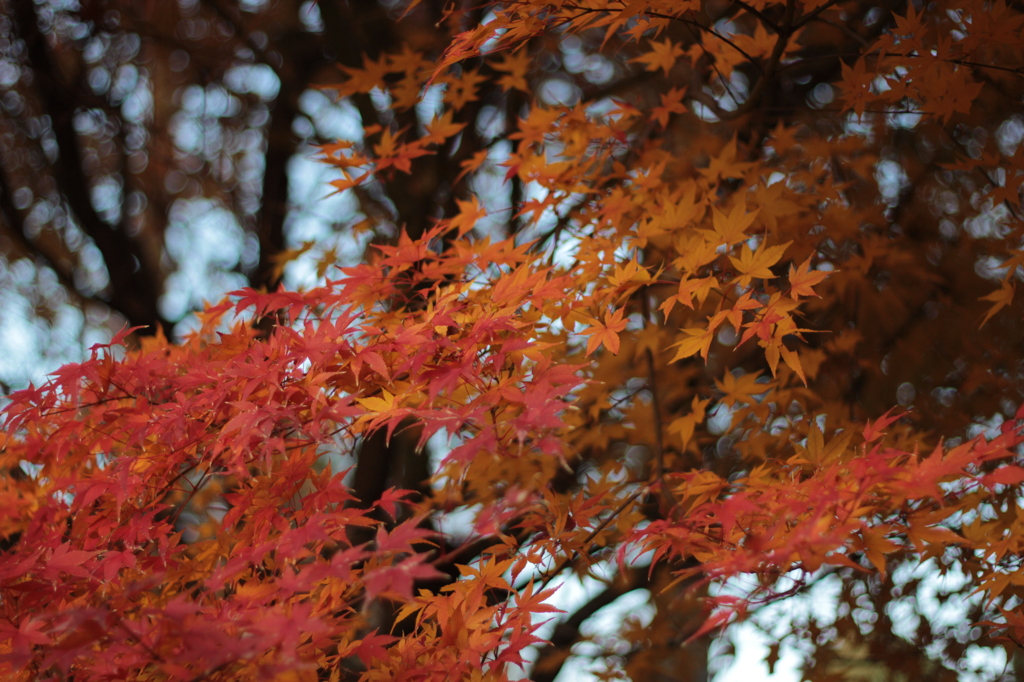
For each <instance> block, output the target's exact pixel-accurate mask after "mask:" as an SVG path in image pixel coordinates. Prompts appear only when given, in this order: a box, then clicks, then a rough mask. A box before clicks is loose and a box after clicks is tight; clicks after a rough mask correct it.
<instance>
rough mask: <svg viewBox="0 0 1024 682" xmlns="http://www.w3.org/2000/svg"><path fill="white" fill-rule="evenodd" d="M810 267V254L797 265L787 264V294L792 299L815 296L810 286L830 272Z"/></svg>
mask: <svg viewBox="0 0 1024 682" xmlns="http://www.w3.org/2000/svg"><path fill="white" fill-rule="evenodd" d="M810 267H811V258H810V256H808V258H807V260H805V261H804V262H803V263H801V264H800V266H799V267H794V266H793V264H792V263H791V264H790V266H789V295H790V297H791V298H792V299H793V300H794V301H799V300H800V297H801V296H817V295H818V294H817V293H815V291H814V289H813V288H812V287H814V285H815V284H818V283H820V282H821V281H823V280H824V279H825V278H826V277H828V276H829V275H831V274H832V272H829V271H825V270H811V269H810Z"/></svg>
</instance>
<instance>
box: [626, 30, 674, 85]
mask: <svg viewBox="0 0 1024 682" xmlns="http://www.w3.org/2000/svg"><path fill="white" fill-rule="evenodd" d="M650 45H651V50H650V52H645V53H644V54H642V55H640V56H639V57H634V58H633V60H632V61H634V62H640V63H641V64H643V65H644V68H646V69H647V70H648V71H657V70H659V69H661V70H662V71H663V72H664V74H665V75H666V76H667V75H668V72H669V71H671V70H672V67H673V66H675V64H676V59H678V58H679V57H682V56H683V55H684V54H685V52H683V49H682V48H681V47H679V46H678V45H676V44H675V43H673V42H672V41H671V40H669V39H668V38H666V39H665V40H664V41H662V42H660V43H659V42H658V41H656V40H652V41H651V43H650Z"/></svg>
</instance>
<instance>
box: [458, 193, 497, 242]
mask: <svg viewBox="0 0 1024 682" xmlns="http://www.w3.org/2000/svg"><path fill="white" fill-rule="evenodd" d="M455 203H456V205H457V206H458V207H459V214H458V215H457V216H455V217H454V218H452V219H451V220H449V221H448V224H449V226H451V227H453V228H455V229H457V230H458V233H459V236H460V237H462V236H464V235H466V234H467V233H468V232H470V231H471V230H472V229H473V228H474V227H476V225H477V223H478V222H480V220H481V219H482V218H485V217H486V216H487V209H485V208H484V207H483V206H481V205H480V201H479V200H478V199H477V197H476V196H474V197H473V198H472V199H471V200H470V201H463V200H462V199H456V200H455Z"/></svg>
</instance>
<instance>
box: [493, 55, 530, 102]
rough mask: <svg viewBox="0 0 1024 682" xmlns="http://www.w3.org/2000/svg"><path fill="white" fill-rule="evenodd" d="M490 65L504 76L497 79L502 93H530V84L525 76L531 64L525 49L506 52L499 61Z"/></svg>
mask: <svg viewBox="0 0 1024 682" xmlns="http://www.w3.org/2000/svg"><path fill="white" fill-rule="evenodd" d="M490 65H491V68H492V69H494V70H495V71H500V72H502V73H503V74H504V75H502V76H501V77H500V78H498V85H500V86H501V89H502V90H503V91H508V90H519V91H521V92H525V93H527V94H529V93H530V83H529V82H528V81H527V80H526V74H527V72H528V71H529V70H530V66H531V62H530V56H529V54H528V53H527V51H526V50H525V49H523V50H518V51H516V52H507V53H505V54H503V55H502V59H501V61H492V62H490Z"/></svg>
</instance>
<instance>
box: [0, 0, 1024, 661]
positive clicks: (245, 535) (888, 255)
mask: <svg viewBox="0 0 1024 682" xmlns="http://www.w3.org/2000/svg"><path fill="white" fill-rule="evenodd" d="M329 4H330V3H328V2H327V1H326V0H324V1H323V2H320V3H319V4H318V5H317V7H319V9H320V11H321V12H325V13H326V12H329V11H332V10H330V8H329ZM352 4H356V3H352ZM375 7H376V6H375ZM382 7H383V6H382ZM387 11H389V12H393V13H394V14H395V15H396V16H395V17H394V20H395V21H399V20H398V17H397V15H399V14H403V13H404V14H405V15H406V18H405V19H404V21H405V22H406V25H408V26H411V28H410V29H409V31H408V38H407V39H406V40H405V41H403V42H402V43H401V44H399V45H395V46H394V49H387V50H382V51H379V52H378V53H376V54H372V55H371V54H368V55H367V56H366V58H365V59H363V60H362V61H361V62H360V63H359V64H356V65H346V66H343V67H342V69H341V75H340V76H339V78H338V81H337V83H335V84H334V88H333V90H332V92H333V96H336V97H338V98H340V100H342V101H345V102H349V103H351V104H352V106H353V107H354V108H355V110H356V111H357V112H358V113H359V116H360V118H361V123H362V125H361V126H360V129H359V130H358V131H356V132H354V133H353V134H352V135H351V136H349V137H347V138H342V139H339V140H337V141H326V142H325V143H324V144H323V145H322V146H321V147H320V156H321V158H322V160H323V161H324V163H326V164H328V165H329V166H331V167H333V168H335V169H337V172H338V173H339V175H338V176H337V177H338V179H337V180H335V181H334V182H333V188H334V189H335V190H337V192H339V193H341V194H343V195H344V196H348V197H350V198H351V200H352V201H354V202H357V203H358V205H359V206H360V208H361V210H362V211H363V215H365V216H367V220H369V221H370V222H372V223H374V229H378V230H380V235H381V236H382V237H386V236H387V231H388V230H389V229H391V228H395V230H394V235H393V236H392V237H391V238H380V239H377V240H375V243H374V244H373V245H372V248H370V249H369V250H368V251H367V253H366V256H365V258H364V259H363V262H361V263H359V264H358V265H345V266H342V267H339V264H338V263H337V258H336V256H337V254H335V253H332V252H330V251H329V250H328V251H326V252H324V253H322V254H320V255H319V257H318V258H319V260H318V262H317V263H316V265H317V273H318V277H319V279H318V281H317V282H316V283H315V284H313V285H310V286H308V287H304V288H302V289H301V290H298V291H289V290H285V289H284V288H279V289H277V290H269V291H268V290H266V289H263V290H256V289H253V288H243V289H239V290H238V291H235V292H233V293H232V294H231V295H230V297H229V298H227V299H225V300H223V301H221V302H220V303H218V304H216V305H213V306H210V307H208V308H206V309H205V310H204V311H203V312H202V313H200V315H199V322H198V323H197V325H196V329H195V331H194V332H193V333H191V334H189V335H188V337H187V338H185V339H184V340H183V341H182V342H181V343H170V342H168V341H167V340H166V339H165V338H164V337H163V336H162V335H161V334H158V335H156V336H155V337H150V338H145V339H142V340H141V341H139V342H138V344H137V345H138V347H137V348H134V349H132V350H131V351H129V352H127V353H126V354H125V353H124V352H122V351H121V350H120V348H119V346H120V344H121V343H122V342H124V341H125V340H126V338H127V334H128V331H127V330H126V331H125V332H123V333H122V334H120V335H118V337H116V338H115V339H114V341H113V342H112V343H111V345H103V346H97V347H94V348H93V350H92V354H91V357H90V358H88V359H87V360H85V361H84V362H82V363H79V364H72V365H67V366H65V367H63V368H62V369H61V370H60V371H58V372H57V373H55V374H54V375H53V376H52V378H51V379H50V381H49V382H47V383H46V384H45V385H42V386H38V387H36V386H32V387H30V388H28V389H25V390H22V391H18V392H16V393H14V394H12V395H11V397H10V402H9V404H8V405H7V407H6V408H5V411H4V415H5V432H4V435H3V436H2V439H3V440H2V450H0V466H2V467H3V470H4V476H3V478H2V479H0V485H2V487H0V505H2V509H3V514H2V515H0V538H2V541H0V550H2V552H3V561H2V562H0V609H2V617H0V669H2V670H3V671H4V674H5V675H6V676H8V677H9V678H10V679H19V680H21V679H23V680H35V679H54V680H63V679H74V680H76V681H77V680H100V679H138V680H249V679H252V680H257V679H259V680H263V679H267V680H304V681H305V680H309V681H312V680H342V679H346V680H348V679H352V680H356V679H359V680H367V681H369V680H428V679H429V680H435V679H436V680H461V679H466V680H484V679H488V680H490V679H494V680H504V679H513V678H517V677H522V676H523V675H526V676H528V677H529V678H530V679H534V680H551V679H553V678H554V677H555V676H556V675H558V674H559V673H560V672H561V671H563V670H564V671H565V673H566V674H568V673H569V672H571V670H572V669H573V668H570V667H566V665H567V663H571V666H574V669H575V670H576V671H577V672H578V671H579V670H580V669H581V666H582V667H587V668H589V669H590V670H591V671H592V672H593V673H594V674H595V675H597V676H598V677H601V678H604V679H636V680H647V679H659V678H671V679H692V680H703V679H707V675H708V669H709V666H710V664H711V661H709V656H708V642H709V640H710V639H711V638H712V637H715V636H716V635H717V633H718V632H719V631H720V630H721V629H722V627H724V626H727V625H729V624H730V623H733V622H737V621H739V620H742V619H749V620H750V621H751V622H753V623H758V622H761V623H762V624H764V619H763V617H762V616H763V613H764V611H765V609H770V608H772V606H773V605H775V604H778V603H780V602H782V601H783V600H786V599H799V598H800V597H801V595H804V594H806V593H808V592H809V591H812V590H814V589H815V588H816V587H817V586H818V585H823V584H830V585H834V586H835V587H836V588H837V589H836V590H835V592H836V593H837V595H838V596H837V597H836V605H835V609H833V613H832V614H831V616H830V617H829V618H825V617H822V616H820V615H813V616H808V617H806V618H802V619H801V618H791V619H789V620H788V621H786V622H785V623H783V625H784V626H785V627H786V628H787V631H786V633H783V634H786V635H789V636H790V637H791V638H793V639H795V640H799V642H800V650H801V651H802V658H803V660H802V661H801V664H802V666H803V673H804V675H805V676H806V677H807V678H809V679H816V680H817V679H829V678H831V679H844V678H849V677H850V676H856V675H860V676H864V675H871V676H873V677H874V678H877V679H908V678H910V679H934V680H946V679H950V680H951V679H957V675H958V674H959V673H960V672H961V671H964V670H966V666H967V665H968V664H969V661H970V659H971V656H969V654H970V653H971V652H972V651H977V650H979V649H982V648H983V649H984V650H985V651H987V652H988V656H989V657H990V658H991V657H996V656H997V653H998V655H1002V656H1004V658H1003V660H1004V661H1006V660H1007V658H1006V657H1007V656H1009V657H1013V656H1016V653H1015V652H1016V647H1017V644H1018V643H1020V642H1022V638H1024V615H1022V612H1021V610H1020V608H1021V601H1022V598H1024V595H1022V588H1021V586H1022V585H1024V573H1022V568H1021V557H1022V555H1024V546H1022V545H1021V542H1022V541H1021V537H1022V536H1024V534H1022V532H1021V530H1022V529H1021V514H1020V507H1021V505H1020V498H1021V493H1022V491H1021V490H1020V488H1021V485H1022V484H1024V466H1022V461H1021V458H1022V456H1024V454H1022V453H1024V450H1022V447H1021V446H1022V444H1024V432H1022V430H1021V423H1022V420H1024V408H1021V407H1020V406H1019V404H1020V402H1021V396H1022V389H1024V356H1022V354H1021V346H1020V338H1021V336H1022V332H1024V329H1022V323H1021V306H1020V304H1019V302H1018V301H1016V300H1015V298H1014V293H1015V287H1016V286H1017V282H1018V281H1019V279H1020V275H1021V273H1022V272H1024V271H1022V270H1019V269H1018V268H1019V267H1020V266H1021V264H1022V250H1021V249H1022V237H1024V220H1022V218H1021V194H1020V186H1021V182H1022V179H1024V153H1022V152H1021V151H1020V150H1021V142H1022V141H1024V118H1022V117H1021V115H1020V114H1019V113H1018V111H1019V102H1020V101H1021V98H1022V96H1024V78H1022V72H1024V39H1022V37H1024V13H1022V11H1021V10H1020V8H1018V7H1016V6H1012V5H1007V4H1005V3H1004V2H1002V0H999V2H996V3H990V4H982V3H968V2H962V1H961V0H952V1H949V2H939V3H935V4H932V5H928V6H914V5H909V6H903V5H895V4H893V5H878V4H875V3H871V2H858V1H856V0H851V1H850V2H834V1H827V2H820V1H817V0H808V1H806V2H804V1H802V0H788V1H787V2H786V3H771V2H744V1H742V0H731V1H730V0H723V1H722V2H712V1H708V2H704V3H699V2H680V1H679V0H636V1H633V2H628V3H623V2H618V1H617V0H579V1H577V2H540V1H533V0H522V1H520V2H508V3H494V4H490V5H486V6H484V7H476V6H473V7H468V8H462V7H461V6H456V5H455V4H451V3H440V2H438V3H428V2H420V3H416V2H412V3H408V4H406V3H400V2H395V3H391V4H390V5H388V7H387ZM431 13H432V14H431ZM425 16H436V17H437V21H436V22H434V23H430V24H427V23H423V21H422V20H423V19H424V17H425ZM398 25H402V22H399V24H398ZM406 200H408V202H409V203H403V202H406ZM410 206H412V207H413V208H410ZM424 207H430V208H431V209H432V210H433V212H424V211H423V209H424ZM396 221H397V222H396ZM298 256H299V254H298V252H291V253H289V252H286V253H285V254H284V255H282V256H280V257H279V258H278V262H279V263H282V264H283V263H284V262H285V261H287V260H288V259H289V258H293V257H298ZM922 568H924V569H927V570H926V571H925V573H927V572H928V571H931V572H932V573H933V574H939V575H942V576H945V577H946V578H950V579H952V578H954V577H955V576H960V577H962V578H963V580H962V581H961V582H960V583H959V587H954V588H950V590H947V592H949V591H951V590H952V591H953V592H954V594H952V595H950V603H951V604H959V605H960V608H962V609H963V612H962V613H961V614H960V616H959V617H958V619H957V620H956V621H955V622H952V623H950V622H943V621H942V620H941V619H936V618H932V619H931V620H929V619H928V618H925V617H924V616H928V615H929V614H927V613H926V612H925V610H924V608H923V605H924V603H925V599H924V598H923V597H921V598H919V596H920V595H919V593H920V592H921V591H922V590H924V589H925V583H926V582H927V579H926V577H922V575H923V574H922V572H921V570H922ZM572 575H575V576H580V577H583V578H585V579H586V580H587V581H589V584H590V585H591V586H596V587H595V589H594V590H592V591H591V593H590V594H589V596H588V597H587V598H586V599H585V600H584V601H583V602H582V603H573V604H566V607H567V609H568V612H566V613H564V614H559V613H558V609H556V607H555V606H554V604H553V600H554V599H557V596H558V594H557V592H553V588H554V587H555V586H556V585H557V584H558V583H559V582H562V581H564V580H565V579H566V578H567V577H569V576H572ZM947 582H948V581H947ZM933 591H934V590H933ZM627 594H631V595H634V596H637V595H640V596H643V597H644V598H645V599H647V600H648V601H649V606H650V608H649V609H648V610H647V611H645V612H644V614H643V615H642V616H641V615H637V616H636V617H633V618H627V619H624V620H622V621H621V622H617V623H616V626H617V627H616V628H615V629H614V630H613V631H610V632H599V631H596V630H595V629H594V627H593V620H594V619H592V618H591V616H593V615H595V614H597V613H599V612H600V611H601V610H602V609H604V608H605V607H611V606H614V604H615V602H616V601H617V600H618V599H619V598H620V597H623V596H624V595H627ZM759 617H761V620H760V621H759ZM550 619H554V620H556V624H555V625H554V628H553V629H552V626H550V625H549V626H547V627H544V623H545V621H548V620H550ZM908 623H914V624H915V625H914V626H913V627H908V626H907V624H908ZM775 636H776V637H778V636H779V634H778V633H775ZM723 641H724V640H723V639H721V638H720V639H718V640H717V641H716V644H715V646H716V647H719V649H720V648H721V646H722V642H723ZM1004 650H1005V652H1006V653H1003V652H1004ZM778 655H779V648H778V645H776V646H775V647H773V649H772V650H771V652H770V655H769V658H768V664H769V665H770V666H772V665H774V663H775V662H776V661H777V660H778ZM1000 674H1003V673H1002V670H997V671H995V673H993V675H992V676H993V677H995V676H998V675H1000ZM1005 674H1006V675H1008V676H1009V675H1012V673H1009V672H1007V673H1005ZM1007 679H1011V677H1007Z"/></svg>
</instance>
